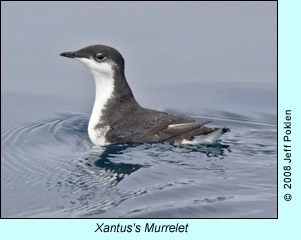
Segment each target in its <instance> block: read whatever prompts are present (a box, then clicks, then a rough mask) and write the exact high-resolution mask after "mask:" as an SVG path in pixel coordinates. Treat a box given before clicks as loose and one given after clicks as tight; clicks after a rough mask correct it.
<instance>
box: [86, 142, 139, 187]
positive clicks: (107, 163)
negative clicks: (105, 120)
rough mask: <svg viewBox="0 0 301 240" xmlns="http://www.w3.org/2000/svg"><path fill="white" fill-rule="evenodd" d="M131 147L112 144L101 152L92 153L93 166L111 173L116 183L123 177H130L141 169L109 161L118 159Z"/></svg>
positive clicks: (136, 166) (133, 165) (137, 166)
mask: <svg viewBox="0 0 301 240" xmlns="http://www.w3.org/2000/svg"><path fill="white" fill-rule="evenodd" d="M130 147H133V145H129V144H113V145H109V146H107V147H105V148H103V152H101V153H100V152H97V151H94V152H93V153H92V154H91V155H90V157H89V158H90V160H91V158H92V159H93V161H94V165H95V166H96V167H98V168H100V169H103V170H105V171H106V172H110V173H113V174H114V175H115V177H116V181H117V182H116V183H118V182H120V181H121V180H122V179H123V178H124V176H125V175H130V174H132V173H133V172H135V171H137V170H138V169H140V168H141V167H143V166H142V165H140V164H132V163H124V162H114V161H111V160H110V159H112V160H113V159H114V158H119V157H120V155H122V154H123V153H124V151H125V150H126V149H127V148H130Z"/></svg>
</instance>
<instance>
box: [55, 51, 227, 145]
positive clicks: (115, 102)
mask: <svg viewBox="0 0 301 240" xmlns="http://www.w3.org/2000/svg"><path fill="white" fill-rule="evenodd" d="M60 55H61V56H63V57H68V58H75V59H78V60H80V61H81V62H83V63H84V64H85V65H86V66H87V67H88V68H89V69H90V71H91V73H92V74H93V76H94V80H95V87H96V94H95V102H94V106H93V110H92V114H91V117H90V121H89V125H88V133H89V137H90V139H91V141H92V143H94V144H95V145H109V144H120V143H153V142H161V141H168V142H171V143H172V144H175V145H183V144H200V143H213V142H216V140H217V139H218V138H219V137H220V136H221V135H222V134H223V133H225V132H228V131H230V129H229V128H223V127H219V128H209V127H205V126H204V125H205V124H207V123H209V122H211V121H206V122H196V121H195V120H194V119H192V118H191V117H188V116H183V115H172V114H168V113H165V112H161V111H156V110H151V109H147V108H144V107H142V106H140V105H139V104H138V102H137V101H136V99H135V98H134V95H133V93H132V90H131V88H130V87H129V85H128V83H127V81H126V78H125V74H124V59H123V57H122V55H121V54H120V53H119V52H118V51H117V50H116V49H114V48H112V47H109V46H105V45H92V46H89V47H85V48H82V49H80V50H78V51H75V52H63V53H61V54H60Z"/></svg>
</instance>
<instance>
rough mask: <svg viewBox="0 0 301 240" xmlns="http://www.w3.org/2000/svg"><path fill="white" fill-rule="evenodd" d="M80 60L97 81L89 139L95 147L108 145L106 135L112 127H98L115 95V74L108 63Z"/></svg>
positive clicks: (89, 126)
mask: <svg viewBox="0 0 301 240" xmlns="http://www.w3.org/2000/svg"><path fill="white" fill-rule="evenodd" d="M79 60H80V61H81V62H83V63H85V64H86V65H87V67H88V68H89V69H90V71H91V72H92V74H93V76H94V80H95V89H96V92H95V101H94V106H93V110H92V114H91V117H90V121H89V125H88V134H89V137H90V139H91V141H92V143H93V144H95V145H100V146H103V145H108V144H110V143H109V142H108V141H107V140H106V138H105V135H106V133H107V131H108V130H109V129H110V126H109V125H104V126H103V127H99V126H97V125H98V124H102V123H103V121H102V111H103V109H104V108H105V105H106V103H107V102H108V100H109V99H110V98H111V97H112V95H113V91H114V78H113V74H114V72H113V69H112V66H111V65H110V64H108V63H101V64H100V63H95V61H94V60H92V59H87V58H79ZM96 126H97V127H96Z"/></svg>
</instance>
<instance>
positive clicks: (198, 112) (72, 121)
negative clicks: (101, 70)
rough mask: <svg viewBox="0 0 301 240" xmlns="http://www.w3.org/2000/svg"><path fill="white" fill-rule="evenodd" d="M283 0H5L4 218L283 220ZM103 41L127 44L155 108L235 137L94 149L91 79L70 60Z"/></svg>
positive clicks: (142, 91)
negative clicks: (279, 11)
mask: <svg viewBox="0 0 301 240" xmlns="http://www.w3.org/2000/svg"><path fill="white" fill-rule="evenodd" d="M275 6H276V4H274V3H273V2H271V3H259V2H246V3H235V2H232V3H221V2H220V3H217V2H215V3H206V2H205V3H187V4H183V3H173V4H172V5H166V3H157V4H155V3H147V4H146V3H145V5H143V3H119V4H118V5H114V4H111V3H91V2H88V3H86V4H81V3H72V4H71V5H70V4H69V3H45V4H42V3H28V4H23V3H18V4H15V3H4V4H3V8H1V11H2V18H3V19H4V20H5V21H2V22H4V23H3V29H4V30H3V32H4V34H3V39H2V40H3V41H2V50H3V51H2V52H1V56H2V59H5V61H2V72H1V75H2V83H1V87H2V89H1V116H2V118H1V217H5V218H15V217H20V218H34V217H39V218H78V217H80V218H104V217H116V218H117V217H127V218H132V217H142V218H153V217H155V218H274V217H277V172H276V171H277V158H276V157H277V78H276V53H277V52H276V21H275V20H276V8H275ZM79 11H80V13H81V14H79V15H78V16H76V17H74V15H73V13H74V12H79ZM53 13H55V14H56V17H55V18H53V16H51V14H53ZM113 13H114V14H113ZM29 15H30V16H31V17H30V18H28V16H29ZM68 16H69V17H68ZM116 16H117V18H116ZM217 16H218V17H217ZM87 26H89V27H87ZM141 26H143V27H141ZM95 29H97V31H96V30H95ZM125 30H126V31H125ZM78 33H80V34H78ZM91 41H92V42H91ZM93 43H105V44H108V45H111V46H113V47H116V48H117V49H118V50H120V51H121V53H122V54H123V55H124V57H125V60H126V76H127V79H128V81H129V84H130V86H131V87H132V89H133V92H134V95H135V96H136V99H137V100H138V102H140V103H141V105H143V106H144V107H148V108H154V109H157V110H164V111H168V112H170V113H176V114H186V115H189V116H191V117H193V118H194V119H195V120H197V121H204V120H212V123H210V126H225V127H229V128H231V132H229V133H227V134H225V135H223V136H222V137H221V139H220V141H219V142H217V143H216V144H212V145H198V146H186V147H178V146H173V145H171V144H169V143H155V144H147V143H146V144H139V145H132V144H126V145H111V146H108V147H97V146H93V145H92V143H91V142H90V140H89V138H88V134H87V125H88V120H89V114H90V112H91V109H92V105H93V99H94V84H93V80H92V76H91V74H90V73H89V72H88V71H87V69H85V67H84V66H83V65H81V64H80V63H78V62H74V61H71V60H69V59H63V58H61V57H59V56H58V54H59V53H60V52H62V51H68V50H77V49H79V48H81V47H84V46H86V45H89V44H93ZM16 66H18V68H16Z"/></svg>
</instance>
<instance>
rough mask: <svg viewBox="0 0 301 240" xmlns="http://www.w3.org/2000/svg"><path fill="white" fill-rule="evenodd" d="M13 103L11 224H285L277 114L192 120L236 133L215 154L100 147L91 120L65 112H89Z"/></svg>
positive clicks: (51, 102) (5, 145)
mask: <svg viewBox="0 0 301 240" xmlns="http://www.w3.org/2000/svg"><path fill="white" fill-rule="evenodd" d="M3 100H5V103H6V104H4V106H3V107H4V110H3V112H2V113H3V115H4V118H3V125H2V128H1V140H2V142H1V150H2V153H1V158H2V169H1V171H2V175H1V177H2V179H1V180H2V181H1V184H2V217H8V218H10V217H22V218H23V217H46V218H48V217H55V218H77V217H81V218H101V217H129V218H131V217H143V218H149V217H158V218H160V217H166V218H167V217H168V218H169V217H171V218H173V217H174V218H190V217H195V218H225V217H229V218H237V217H247V218H249V217H250V218H257V217H276V134H277V133H276V122H275V121H276V116H275V114H272V113H269V114H268V113H266V111H265V113H261V114H260V113H258V114H257V115H255V117H254V118H253V119H252V118H251V117H250V116H247V115H239V114H235V113H233V112H232V113H231V112H228V111H224V110H223V111H218V110H210V111H209V110H203V115H198V114H196V113H197V110H195V112H190V113H188V114H189V115H191V116H192V117H194V118H195V119H196V120H197V121H203V120H207V119H212V120H213V123H212V124H213V125H216V126H227V127H230V128H231V132H230V133H228V134H225V135H224V136H223V137H222V138H221V140H220V142H218V143H216V144H214V145H199V146H187V147H177V146H173V145H171V144H169V143H155V144H140V145H112V146H108V147H96V146H93V145H92V144H91V142H90V140H89V138H88V134H87V125H88V120H89V114H87V113H75V112H69V113H68V112H67V113H64V114H62V113H55V112H57V111H61V110H60V108H65V107H68V108H69V109H72V106H73V108H75V109H76V108H78V106H80V103H78V105H77V104H74V102H72V101H70V104H69V105H68V101H67V100H66V101H65V103H64V104H65V105H66V106H64V104H63V102H64V101H61V100H59V99H55V98H48V99H47V98H45V97H38V96H31V97H29V96H24V95H18V94H4V95H3ZM20 100H22V101H23V102H22V104H21V103H20V104H19V105H18V104H15V103H14V101H20ZM8 103H11V105H9V104H8ZM59 103H61V104H59ZM72 103H73V104H72ZM24 104H25V105H24ZM26 104H28V105H26ZM5 107H6V108H5ZM24 108H25V109H24ZM26 108H27V111H26ZM29 109H32V112H30V111H29ZM43 109H44V110H43ZM45 109H47V110H45ZM37 110H39V112H38V113H37ZM55 110H56V111H55ZM22 111H23V114H22V116H23V117H21V118H20V117H18V116H19V115H18V114H19V113H20V112H22ZM49 112H51V114H49ZM87 112H88V111H87ZM186 113H187V112H186ZM35 114H38V115H39V116H40V118H42V119H36V118H38V117H37V116H36V115H35ZM41 115H42V116H43V115H45V117H41ZM212 116H215V117H212ZM256 118H257V119H256Z"/></svg>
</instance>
